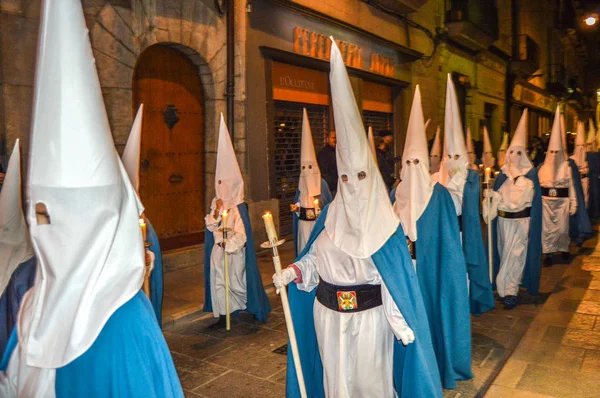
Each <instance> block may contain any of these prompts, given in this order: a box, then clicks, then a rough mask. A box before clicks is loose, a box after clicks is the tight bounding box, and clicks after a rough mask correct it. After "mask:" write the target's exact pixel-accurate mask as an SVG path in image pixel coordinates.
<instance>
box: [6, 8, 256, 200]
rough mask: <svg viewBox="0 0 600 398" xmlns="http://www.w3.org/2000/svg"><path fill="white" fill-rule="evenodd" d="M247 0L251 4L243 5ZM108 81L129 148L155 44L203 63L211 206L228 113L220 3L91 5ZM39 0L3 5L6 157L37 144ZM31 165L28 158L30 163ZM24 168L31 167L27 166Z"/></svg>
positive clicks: (117, 131) (241, 68) (240, 72)
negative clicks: (135, 99) (17, 146)
mask: <svg viewBox="0 0 600 398" xmlns="http://www.w3.org/2000/svg"><path fill="white" fill-rule="evenodd" d="M237 3H240V5H238V7H237V8H236V15H235V17H236V25H237V29H236V33H235V35H236V36H235V42H236V46H235V54H236V57H235V64H236V65H235V122H234V124H235V127H234V129H235V141H234V146H235V149H236V152H237V154H238V160H239V163H240V167H241V169H242V172H243V173H244V174H246V172H247V162H246V158H247V157H246V152H247V151H246V124H245V116H246V115H245V98H246V79H245V41H246V29H245V21H246V15H245V2H243V1H240V2H237ZM241 3H244V4H241ZM83 5H84V12H85V17H86V21H87V25H88V28H89V31H90V40H91V43H92V48H93V50H94V56H95V58H96V65H97V68H98V75H99V77H100V84H101V86H102V92H103V94H104V101H105V104H106V109H107V113H108V118H109V122H110V126H111V129H112V133H113V136H114V140H115V145H116V146H117V149H118V150H119V151H122V149H123V147H124V145H125V143H126V141H127V137H128V135H129V130H130V128H131V124H132V122H133V116H134V110H133V108H132V81H133V73H134V68H135V64H136V61H137V59H138V57H139V55H140V54H141V53H142V52H143V51H144V50H145V49H146V48H148V47H149V46H151V45H154V44H158V43H165V44H169V45H172V46H174V47H175V48H177V49H179V50H180V51H182V52H183V53H185V54H186V55H188V57H189V58H190V59H191V60H192V62H194V64H196V65H197V66H198V70H199V74H200V77H201V80H202V84H203V87H204V97H205V100H206V103H205V126H204V127H205V134H206V140H205V143H206V144H205V151H206V167H205V170H206V176H205V178H206V203H207V205H208V204H210V201H211V199H212V197H213V196H214V183H213V181H214V168H215V162H216V142H217V136H218V130H217V128H218V120H219V115H220V113H221V112H223V113H224V114H226V99H225V94H224V93H225V88H226V87H225V85H226V62H227V60H226V23H225V17H224V16H220V15H219V14H218V13H217V12H216V10H215V9H214V5H213V2H212V1H208V0H206V1H202V0H83ZM39 14H40V1H39V0H0V40H1V41H0V66H1V67H0V89H1V90H0V137H1V138H2V140H0V142H2V141H5V144H4V146H3V147H2V148H0V152H1V153H2V155H6V152H7V149H6V148H11V147H12V145H13V144H14V140H15V139H16V138H21V145H22V152H23V156H24V157H25V158H26V156H27V153H28V147H29V140H28V138H29V130H30V125H31V104H32V94H33V81H34V69H35V58H36V46H37V40H38V34H37V31H38V25H39ZM24 160H26V159H24ZM24 164H27V163H26V161H25V163H24Z"/></svg>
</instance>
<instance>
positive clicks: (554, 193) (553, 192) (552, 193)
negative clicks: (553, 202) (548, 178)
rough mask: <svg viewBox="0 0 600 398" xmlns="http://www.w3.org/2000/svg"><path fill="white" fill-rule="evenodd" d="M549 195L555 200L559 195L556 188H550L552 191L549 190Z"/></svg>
mask: <svg viewBox="0 0 600 398" xmlns="http://www.w3.org/2000/svg"><path fill="white" fill-rule="evenodd" d="M548 195H550V197H552V198H555V197H556V195H557V192H556V189H554V188H550V189H549V190H548Z"/></svg>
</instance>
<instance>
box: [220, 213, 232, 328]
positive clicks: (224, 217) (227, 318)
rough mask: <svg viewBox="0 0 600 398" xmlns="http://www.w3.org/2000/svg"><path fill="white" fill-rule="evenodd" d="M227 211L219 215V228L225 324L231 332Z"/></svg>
mask: <svg viewBox="0 0 600 398" xmlns="http://www.w3.org/2000/svg"><path fill="white" fill-rule="evenodd" d="M227 218H228V215H227V210H225V211H223V214H221V226H222V230H223V264H224V266H225V324H226V329H227V331H229V330H231V314H230V310H229V306H230V304H229V254H228V253H227V250H226V247H227V240H228V236H227V232H229V228H227Z"/></svg>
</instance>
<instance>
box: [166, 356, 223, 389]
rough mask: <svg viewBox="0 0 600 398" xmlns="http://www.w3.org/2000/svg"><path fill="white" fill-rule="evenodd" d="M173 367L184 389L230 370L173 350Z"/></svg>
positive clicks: (194, 386) (196, 385)
mask: <svg viewBox="0 0 600 398" xmlns="http://www.w3.org/2000/svg"><path fill="white" fill-rule="evenodd" d="M172 354H173V361H174V362H175V368H176V369H177V374H178V375H179V380H180V381H181V386H182V387H183V389H184V390H193V389H194V388H197V387H199V386H201V385H203V384H205V383H207V382H209V381H211V380H213V379H215V378H217V377H219V376H221V375H223V374H225V373H226V372H229V371H230V370H229V369H227V368H224V367H222V366H218V365H215V364H212V363H209V362H205V361H201V360H199V359H196V358H192V357H188V356H186V355H182V354H179V353H177V352H173V353H172Z"/></svg>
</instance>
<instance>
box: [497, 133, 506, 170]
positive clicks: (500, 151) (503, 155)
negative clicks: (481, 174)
mask: <svg viewBox="0 0 600 398" xmlns="http://www.w3.org/2000/svg"><path fill="white" fill-rule="evenodd" d="M507 149H508V133H507V132H505V133H504V134H502V144H500V148H498V163H497V165H496V171H501V170H502V168H503V167H504V161H505V159H506V150H507Z"/></svg>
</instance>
